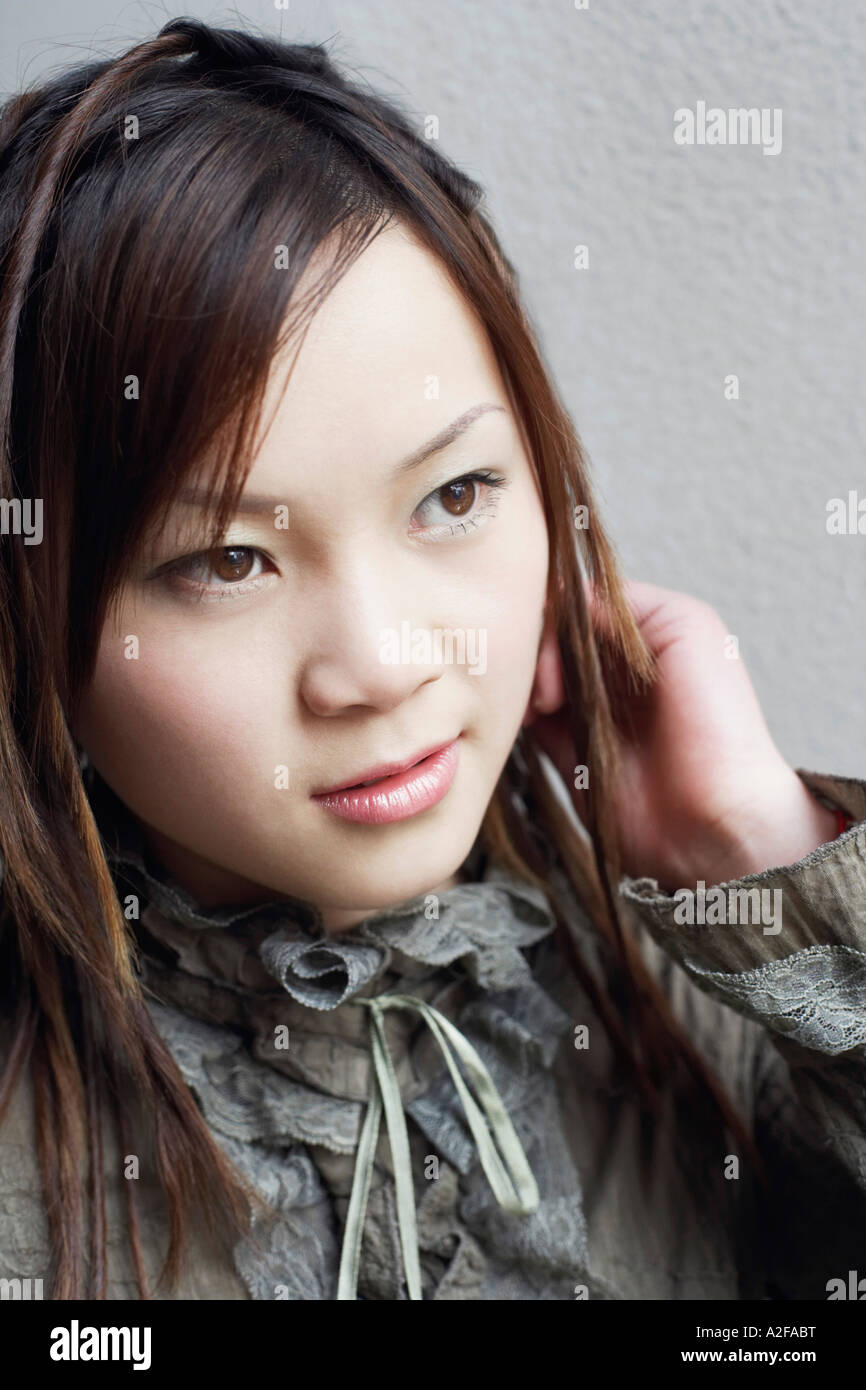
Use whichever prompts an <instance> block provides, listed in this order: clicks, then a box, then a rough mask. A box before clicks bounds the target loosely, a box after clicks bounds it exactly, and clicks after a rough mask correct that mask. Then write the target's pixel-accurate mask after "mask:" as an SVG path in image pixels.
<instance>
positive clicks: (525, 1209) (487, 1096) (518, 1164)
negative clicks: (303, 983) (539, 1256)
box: [337, 994, 539, 1299]
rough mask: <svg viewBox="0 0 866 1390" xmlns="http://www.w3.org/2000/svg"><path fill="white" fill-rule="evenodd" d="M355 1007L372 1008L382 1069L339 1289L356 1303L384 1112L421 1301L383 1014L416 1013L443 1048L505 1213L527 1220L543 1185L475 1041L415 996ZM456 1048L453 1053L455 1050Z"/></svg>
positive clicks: (375, 1079) (404, 1141)
mask: <svg viewBox="0 0 866 1390" xmlns="http://www.w3.org/2000/svg"><path fill="white" fill-rule="evenodd" d="M351 1002H352V1003H353V1004H362V1005H364V1006H365V1007H366V1008H368V1009H369V1010H370V1041H371V1049H372V1054H373V1061H374V1063H375V1066H374V1069H373V1070H372V1071H371V1075H370V1095H369V1100H368V1103H367V1113H366V1115H365V1117H364V1125H363V1128H362V1131H361V1137H360V1140H359V1142H358V1152H357V1157H356V1160H355V1174H354V1179H353V1182H352V1195H351V1197H350V1199H349V1209H348V1212H347V1215H346V1228H345V1232H344V1234H343V1248H342V1252H341V1256H340V1274H339V1280H338V1284H337V1298H338V1299H354V1298H356V1297H357V1287H358V1265H359V1261H360V1256H361V1241H362V1239H363V1233H364V1218H365V1215H366V1211H367V1198H368V1196H369V1192H370V1181H371V1178H372V1176H373V1158H374V1154H375V1152H376V1143H377V1141H378V1138H379V1122H380V1119H381V1116H382V1108H383V1106H384V1109H385V1120H386V1123H387V1126H388V1140H389V1142H390V1145H391V1156H392V1160H393V1164H394V1185H395V1189H396V1195H397V1220H398V1222H399V1226H400V1244H401V1247H402V1250H403V1268H404V1270H405V1273H406V1284H407V1287H408V1290H409V1297H410V1299H420V1298H421V1265H420V1259H419V1254H418V1230H417V1225H416V1221H415V1193H414V1188H413V1183H412V1164H411V1157H410V1153H409V1136H408V1134H407V1131H406V1118H405V1115H404V1113H403V1100H402V1097H401V1095H400V1085H399V1082H398V1081H397V1074H396V1072H395V1070H394V1064H393V1061H392V1060H391V1054H390V1052H389V1051H388V1044H387V1041H386V1038H385V1028H384V1020H383V1017H382V1016H383V1013H384V1011H385V1010H386V1009H414V1010H415V1011H416V1012H417V1013H419V1014H420V1015H421V1017H422V1018H423V1019H424V1021H425V1022H426V1024H427V1026H428V1027H429V1029H430V1031H431V1033H432V1034H433V1036H434V1038H435V1039H436V1041H437V1043H438V1044H439V1047H440V1048H441V1050H442V1055H443V1056H444V1058H445V1061H446V1063H447V1065H448V1070H449V1071H450V1073H451V1076H452V1079H453V1081H454V1086H455V1088H456V1090H457V1094H458V1096H459V1097H460V1100H461V1102H462V1104H463V1109H464V1111H465V1113H466V1119H467V1120H468V1122H469V1128H470V1129H471V1130H472V1134H473V1137H474V1139H475V1143H476V1146H477V1148H478V1155H479V1158H480V1159H481V1163H482V1166H483V1168H484V1171H485V1173H486V1174H487V1180H488V1182H489V1183H490V1186H491V1188H492V1190H493V1194H494V1196H495V1197H496V1200H497V1201H498V1202H499V1205H500V1206H501V1207H504V1209H505V1210H506V1211H510V1212H515V1213H519V1214H522V1215H527V1214H528V1213H530V1212H533V1211H535V1210H536V1208H537V1206H538V1200H539V1198H538V1186H537V1184H536V1181H535V1178H534V1177H533V1175H532V1170H531V1169H530V1167H529V1163H528V1162H527V1159H526V1155H525V1153H524V1152H523V1149H522V1147H521V1144H520V1140H519V1139H518V1137H517V1134H516V1132H515V1129H514V1126H513V1125H512V1123H511V1120H510V1119H509V1116H508V1112H507V1110H506V1109H505V1105H504V1104H503V1101H502V1097H501V1096H500V1094H499V1092H498V1091H497V1089H496V1087H495V1085H494V1084H493V1078H492V1077H491V1075H490V1073H489V1071H488V1070H487V1068H486V1067H485V1065H484V1063H483V1062H482V1060H481V1058H480V1057H479V1055H478V1053H477V1052H476V1051H475V1048H474V1047H473V1046H472V1044H471V1043H470V1042H469V1040H468V1038H466V1037H464V1035H463V1034H462V1033H461V1032H460V1029H459V1028H455V1026H454V1024H453V1023H451V1022H450V1021H449V1020H448V1019H447V1018H445V1016H444V1015H443V1014H441V1013H440V1012H439V1010H438V1009H434V1008H433V1007H432V1005H430V1004H427V1003H425V1002H424V1001H423V1000H421V999H416V998H414V997H413V996H412V995H410V994H381V995H379V996H378V997H377V998H372V999H354V1000H352V1001H351ZM449 1042H450V1044H451V1047H449ZM452 1047H453V1049H454V1052H456V1053H457V1056H458V1057H459V1058H460V1061H461V1062H462V1063H463V1065H464V1067H465V1068H466V1071H467V1073H468V1075H469V1077H470V1079H471V1080H472V1082H473V1083H474V1086H475V1089H476V1091H477V1093H478V1100H479V1101H480V1103H481V1107H482V1108H483V1110H484V1114H486V1116H487V1119H488V1120H489V1122H490V1129H492V1130H493V1136H494V1138H495V1139H496V1141H497V1142H498V1144H499V1147H500V1149H501V1150H502V1155H503V1157H504V1158H505V1160H506V1162H507V1163H508V1166H509V1168H510V1169H511V1172H512V1173H513V1175H514V1180H513V1181H512V1178H511V1177H510V1176H509V1173H508V1171H507V1169H506V1167H505V1164H504V1163H503V1161H502V1158H501V1157H500V1155H499V1153H498V1152H497V1150H496V1147H495V1145H494V1143H493V1139H492V1138H491V1135H490V1130H489V1129H488V1127H487V1123H486V1122H485V1118H484V1114H482V1113H481V1109H480V1108H479V1106H478V1104H477V1103H476V1101H475V1099H474V1098H473V1096H472V1094H471V1092H470V1091H469V1088H468V1087H467V1085H466V1083H465V1081H464V1080H463V1077H462V1076H461V1074H460V1071H459V1069H458V1067H457V1063H456V1061H455V1059H454V1055H453V1053H452V1051H451V1048H452Z"/></svg>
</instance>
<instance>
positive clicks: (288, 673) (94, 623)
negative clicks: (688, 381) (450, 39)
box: [0, 19, 866, 1299]
mask: <svg viewBox="0 0 866 1390" xmlns="http://www.w3.org/2000/svg"><path fill="white" fill-rule="evenodd" d="M0 175H2V184H0V189H2V192H0V257H2V270H3V279H2V305H0V312H2V318H0V333H2V338H0V354H2V361H0V419H2V430H3V434H2V438H3V452H2V479H0V490H2V496H3V504H4V508H3V523H4V524H3V534H2V536H0V555H2V568H0V586H2V587H0V604H2V626H0V642H2V647H0V673H2V682H3V688H2V698H0V760H2V776H0V849H2V856H3V865H4V877H3V883H2V893H3V896H2V912H3V916H2V929H0V953H2V974H0V980H2V990H3V1001H2V1039H0V1047H2V1059H0V1060H2V1068H3V1070H2V1081H0V1121H2V1124H0V1275H2V1277H3V1278H6V1279H10V1280H14V1279H22V1280H23V1279H28V1278H29V1279H43V1280H44V1281H45V1288H46V1291H48V1290H50V1293H51V1296H52V1297H54V1298H60V1299H66V1298H77V1297H87V1298H106V1297H107V1298H136V1297H141V1298H148V1297H170V1298H171V1297H173V1298H249V1297H253V1298H266V1299H280V1298H289V1299H335V1298H336V1299H351V1298H356V1297H360V1298H363V1299H403V1298H412V1299H419V1298H426V1299H434V1298H435V1299H566V1298H567V1299H571V1298H575V1297H577V1298H601V1299H636V1298H648V1299H682V1298H700V1299H707V1298H716V1297H718V1298H726V1299H737V1298H745V1297H784V1298H790V1297H807V1298H825V1297H827V1296H828V1290H829V1289H830V1284H829V1281H831V1280H833V1279H835V1278H838V1277H842V1278H846V1277H847V1272H848V1270H849V1269H852V1268H856V1264H857V1260H858V1259H861V1260H862V1250H861V1246H860V1242H859V1237H858V1231H859V1229H861V1221H862V1218H863V1217H864V1215H866V1110H864V1102H863V1094H864V1086H863V1082H864V1079H866V1077H864V1066H863V1060H862V1059H863V1044H864V1042H866V1021H864V1011H863V1003H864V995H866V970H864V963H866V962H864V954H863V952H864V946H866V914H864V907H863V887H864V873H866V871H864V862H866V859H864V849H866V839H864V826H863V824H862V822H863V821H864V818H866V787H864V784H863V783H861V782H858V781H855V780H853V779H846V778H844V777H829V776H819V775H818V774H812V773H806V772H803V771H795V770H793V769H791V768H790V767H788V766H787V765H786V764H785V762H784V760H783V759H782V758H781V756H780V754H779V753H778V751H777V750H776V748H775V746H774V744H773V742H772V740H771V738H770V735H769V733H768V731H767V728H766V725H765V723H764V721H763V718H762V716H761V713H760V710H759V708H758V705H757V702H756V700H755V697H754V695H753V693H752V690H751V686H750V684H749V681H748V677H747V676H746V674H745V672H744V670H743V666H742V663H741V662H740V661H738V660H737V659H735V658H734V659H731V652H730V646H731V643H730V642H729V641H728V634H727V633H726V630H725V627H724V624H723V623H722V620H721V619H720V618H719V617H718V616H717V615H716V614H714V613H713V612H712V610H710V609H708V608H707V607H706V606H705V605H704V604H702V603H699V602H697V601H696V600H694V599H691V598H688V597H687V596H684V595H679V594H675V593H671V592H669V591H666V590H660V589H656V588H653V587H651V586H649V585H644V584H634V583H633V584H626V583H625V581H624V580H623V579H622V578H621V577H620V575H619V573H618V570H617V566H616V563H615V558H614V554H613V552H612V549H611V546H610V544H609V542H608V540H607V538H606V535H605V531H604V528H603V525H602V523H601V521H600V519H599V514H598V511H597V508H596V506H595V502H594V499H593V496H592V492H591V488H590V484H589V480H588V477H587V472H586V468H585V464H584V460H583V457H582V453H581V448H580V444H579V441H578V439H577V436H576V434H575V431H574V427H573V425H572V423H571V421H570V420H569V418H568V416H567V414H566V412H565V410H564V408H563V407H562V405H561V403H560V402H559V400H558V398H557V396H556V393H555V390H554V387H553V385H552V384H551V381H550V379H549V376H548V374H547V372H546V370H545V366H544V363H543V360H542V357H541V355H540V351H539V348H538V345H537V344H536V342H535V341H534V338H533V335H532V332H531V329H530V325H529V323H528V320H527V318H526V316H525V313H524V311H523V309H522V308H521V303H520V298H519V295H518V290H517V284H516V276H515V272H514V270H513V268H512V267H511V266H510V264H509V263H508V261H507V259H506V258H505V256H504V255H503V252H502V250H501V248H500V246H499V245H498V242H497V239H496V237H495V235H494V232H493V230H492V228H491V225H490V222H489V221H488V219H487V218H486V216H485V215H484V213H483V212H482V210H481V206H480V199H481V190H480V189H479V187H478V186H477V185H476V184H475V183H473V182H472V181H470V180H469V179H468V178H466V177H465V176H464V175H463V174H461V173H460V172H459V171H458V170H457V169H455V168H454V166H453V165H451V164H450V163H449V162H448V161H447V160H446V159H445V158H444V157H443V156H442V155H441V154H440V153H439V152H438V151H437V150H436V149H435V147H434V145H432V144H430V143H429V142H427V141H425V140H424V139H422V138H420V137H419V136H417V135H416V134H415V133H414V131H413V130H412V128H411V125H410V123H409V122H408V120H407V119H406V117H405V116H404V115H403V114H402V113H401V112H400V111H399V110H397V109H396V108H395V107H394V106H393V105H392V104H390V103H388V102H386V101H384V100H383V99H382V98H381V97H380V96H378V95H377V94H375V93H374V92H373V91H371V90H369V89H367V88H366V87H365V86H364V85H362V84H361V83H360V82H359V81H357V80H356V79H354V78H352V79H350V78H349V77H348V76H347V75H346V74H345V73H343V72H341V71H339V70H338V69H337V67H336V66H335V65H334V64H333V62H332V61H331V59H330V58H329V56H328V54H327V53H326V52H325V51H324V49H323V48H321V47H320V46H315V45H309V46H308V45H297V46H296V45H289V44H282V43H279V42H277V41H276V40H273V39H264V38H260V37H254V36H252V35H248V34H243V33H240V32H234V31H226V30H220V29H214V28H210V27H208V26H206V25H205V24H202V23H199V22H197V21H193V20H187V19H184V20H175V21H172V22H171V23H169V24H167V25H166V26H165V27H164V28H163V29H162V30H161V32H160V33H159V35H158V36H157V37H156V38H154V39H152V40H149V41H147V42H145V43H142V44H139V45H137V46H136V47H135V48H133V49H131V50H130V51H129V52H128V53H126V54H124V55H123V56H122V57H120V58H119V59H117V60H116V61H113V62H104V61H103V62H98V63H92V64H89V65H87V66H85V67H81V68H78V69H76V70H74V71H71V72H68V73H66V74H64V75H62V76H60V77H58V78H55V79H54V80H52V81H50V82H48V83H45V84H44V85H42V86H40V87H38V88H37V89H34V90H31V91H28V92H25V93H23V94H21V95H19V96H17V97H16V98H14V99H13V100H11V101H10V102H9V103H8V104H7V105H6V107H5V109H4V111H3V115H2V127H0ZM776 866H781V867H776ZM720 884H724V885H726V888H725V893H724V894H721V895H719V894H718V893H716V896H714V895H713V892H712V890H713V889H714V887H717V886H718V885H720ZM728 889H730V890H731V893H728ZM755 890H757V891H755ZM731 895H733V896H731ZM722 899H723V901H722ZM732 904H733V906H732ZM756 904H757V907H756ZM749 908H751V909H752V911H751V912H750V911H749ZM723 909H724V911H723ZM689 918H690V919H691V920H689Z"/></svg>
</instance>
